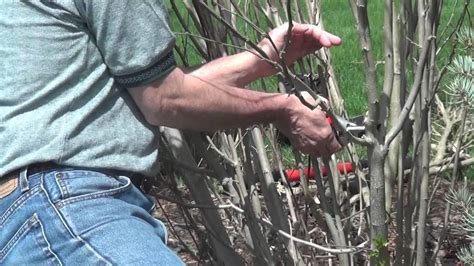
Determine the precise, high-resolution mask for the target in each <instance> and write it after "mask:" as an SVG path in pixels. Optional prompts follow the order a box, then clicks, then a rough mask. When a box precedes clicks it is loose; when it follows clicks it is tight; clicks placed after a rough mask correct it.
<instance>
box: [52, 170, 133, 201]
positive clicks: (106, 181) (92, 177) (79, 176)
mask: <svg viewBox="0 0 474 266" xmlns="http://www.w3.org/2000/svg"><path fill="white" fill-rule="evenodd" d="M55 179H56V182H57V184H58V186H59V189H60V192H61V195H62V196H61V201H60V205H65V204H70V203H74V202H79V201H83V200H88V199H95V198H101V197H109V196H114V195H117V194H119V193H121V192H123V191H126V190H128V189H130V188H131V187H132V183H131V181H130V179H129V178H128V177H125V176H111V175H107V174H104V173H101V172H96V171H85V170H69V171H62V172H57V173H56V174H55Z"/></svg>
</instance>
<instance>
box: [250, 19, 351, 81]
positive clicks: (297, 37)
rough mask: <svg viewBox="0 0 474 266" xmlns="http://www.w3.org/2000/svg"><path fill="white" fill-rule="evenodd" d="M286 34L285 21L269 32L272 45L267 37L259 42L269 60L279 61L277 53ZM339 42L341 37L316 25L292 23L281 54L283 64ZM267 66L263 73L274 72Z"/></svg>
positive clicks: (286, 26)
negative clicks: (287, 43)
mask: <svg viewBox="0 0 474 266" xmlns="http://www.w3.org/2000/svg"><path fill="white" fill-rule="evenodd" d="M287 34H288V23H285V24H283V25H281V26H279V27H277V28H275V29H273V30H272V31H270V33H269V36H270V38H271V39H272V41H273V44H275V46H273V45H272V43H271V42H270V40H269V39H264V40H262V41H261V42H260V43H259V46H260V48H261V49H262V50H263V51H264V52H265V53H266V54H267V55H268V56H269V58H270V60H273V61H277V62H278V61H279V58H280V55H279V54H280V53H281V50H282V49H283V48H284V46H285V42H286V38H287ZM341 42H342V41H341V38H339V37H338V36H336V35H333V34H331V33H329V32H326V31H324V30H322V29H320V28H319V27H317V26H314V25H310V24H299V23H293V28H292V30H291V35H290V42H289V45H288V47H286V50H285V53H284V54H283V59H284V61H285V64H287V65H291V64H293V63H294V62H295V61H296V60H297V59H299V58H301V57H303V56H305V55H308V54H311V53H313V52H315V51H316V50H318V49H320V48H322V47H325V48H329V47H331V46H334V45H340V44H341ZM275 48H276V50H275ZM269 67H270V65H268V68H267V71H265V73H264V75H271V74H274V73H275V70H274V69H271V68H269Z"/></svg>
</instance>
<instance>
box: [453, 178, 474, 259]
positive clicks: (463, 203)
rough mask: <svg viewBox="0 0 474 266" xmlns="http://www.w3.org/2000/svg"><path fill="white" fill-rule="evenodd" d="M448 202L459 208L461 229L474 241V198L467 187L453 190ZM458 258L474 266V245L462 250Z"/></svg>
mask: <svg viewBox="0 0 474 266" xmlns="http://www.w3.org/2000/svg"><path fill="white" fill-rule="evenodd" d="M446 200H447V201H448V202H450V203H451V204H453V206H455V207H457V209H458V212H460V213H461V214H462V224H461V225H460V227H461V229H463V230H465V231H466V232H467V234H468V238H469V239H470V240H471V241H472V240H474V198H473V195H472V193H471V191H470V190H469V189H468V188H467V187H466V186H464V187H462V188H460V189H458V190H451V191H450V192H449V193H448V195H447V196H446ZM457 256H458V258H459V260H461V261H463V262H464V263H466V265H474V245H473V244H472V243H471V245H470V246H469V247H463V248H461V249H460V250H459V252H458V254H457Z"/></svg>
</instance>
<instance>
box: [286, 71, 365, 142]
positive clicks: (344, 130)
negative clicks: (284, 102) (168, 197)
mask: <svg viewBox="0 0 474 266" xmlns="http://www.w3.org/2000/svg"><path fill="white" fill-rule="evenodd" d="M320 72H322V71H320ZM287 85H289V84H287ZM291 85H293V86H294V89H298V90H303V91H304V90H305V87H306V88H311V89H312V90H313V92H315V93H316V94H318V96H319V97H322V98H325V99H328V98H329V93H328V88H327V86H326V82H325V80H324V75H323V74H322V73H319V75H312V74H306V75H300V76H298V77H296V78H295V79H294V80H293V84H291ZM327 113H328V112H327ZM326 119H327V120H328V122H329V124H330V125H331V127H332V128H333V131H334V132H335V135H336V138H337V139H338V141H339V143H341V145H346V144H347V143H348V142H350V141H351V139H353V138H351V136H352V137H357V138H362V137H363V136H364V135H365V129H366V127H365V125H364V120H365V118H364V116H357V117H354V118H351V119H349V120H347V119H345V118H343V117H341V116H338V115H336V114H334V113H333V112H331V116H329V115H326ZM334 119H336V120H337V122H335V121H334ZM349 134H350V135H349Z"/></svg>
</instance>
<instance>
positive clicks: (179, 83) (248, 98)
mask: <svg viewBox="0 0 474 266" xmlns="http://www.w3.org/2000/svg"><path fill="white" fill-rule="evenodd" d="M209 80H210V79H203V78H202V77H199V76H198V75H195V74H193V73H188V74H186V73H185V72H183V71H182V70H181V69H179V68H176V69H175V70H174V71H173V72H172V73H170V74H169V75H168V76H167V77H166V78H164V79H163V80H161V81H159V82H155V83H153V84H151V85H149V86H146V87H140V88H132V89H129V91H130V93H131V95H132V97H133V98H134V99H135V101H136V102H137V103H138V106H139V107H140V109H141V111H142V113H143V114H144V115H145V117H146V119H147V121H148V122H149V123H150V124H153V125H161V126H168V127H175V128H179V129H191V130H203V131H211V130H217V129H223V128H237V127H247V126H250V125H252V124H256V123H270V122H272V121H274V120H275V119H276V117H277V116H278V115H281V114H282V113H283V112H285V111H287V108H289V105H290V104H295V100H296V99H295V98H294V96H291V97H288V96H287V95H283V94H278V93H262V92H256V91H251V90H246V89H241V88H238V87H234V86H229V85H226V84H225V83H223V82H219V83H214V82H210V81H209Z"/></svg>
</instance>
